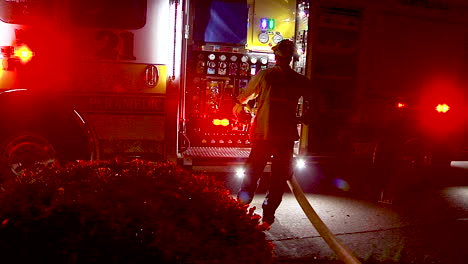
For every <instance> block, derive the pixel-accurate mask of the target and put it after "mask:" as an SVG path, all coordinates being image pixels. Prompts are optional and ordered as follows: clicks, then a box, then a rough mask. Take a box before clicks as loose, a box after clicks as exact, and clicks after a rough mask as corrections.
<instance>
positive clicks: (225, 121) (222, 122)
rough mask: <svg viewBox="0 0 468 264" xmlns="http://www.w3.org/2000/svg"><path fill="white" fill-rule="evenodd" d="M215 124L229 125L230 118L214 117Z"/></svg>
mask: <svg viewBox="0 0 468 264" xmlns="http://www.w3.org/2000/svg"><path fill="white" fill-rule="evenodd" d="M213 125H215V126H229V120H228V119H226V118H224V119H213Z"/></svg>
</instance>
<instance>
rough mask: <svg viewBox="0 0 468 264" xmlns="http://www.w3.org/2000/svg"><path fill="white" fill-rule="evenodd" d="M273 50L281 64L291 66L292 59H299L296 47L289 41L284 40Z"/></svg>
mask: <svg viewBox="0 0 468 264" xmlns="http://www.w3.org/2000/svg"><path fill="white" fill-rule="evenodd" d="M271 49H272V50H273V53H274V54H275V58H276V60H277V61H278V62H279V63H287V64H289V63H290V62H291V59H292V58H296V57H297V49H296V45H295V44H294V42H292V41H291V40H289V39H283V40H282V41H280V42H279V43H278V44H277V45H276V46H274V47H273V48H271Z"/></svg>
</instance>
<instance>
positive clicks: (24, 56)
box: [15, 45, 34, 64]
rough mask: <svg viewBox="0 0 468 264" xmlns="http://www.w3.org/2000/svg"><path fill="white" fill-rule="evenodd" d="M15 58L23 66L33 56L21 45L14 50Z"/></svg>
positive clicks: (27, 48) (29, 50) (28, 49)
mask: <svg viewBox="0 0 468 264" xmlns="http://www.w3.org/2000/svg"><path fill="white" fill-rule="evenodd" d="M15 56H16V57H18V58H19V59H20V61H21V62H22V63H23V64H24V63H27V62H29V61H30V60H31V59H32V57H33V56H34V54H33V52H32V51H31V49H30V48H29V47H28V46H26V45H23V46H20V47H18V48H17V49H16V50H15Z"/></svg>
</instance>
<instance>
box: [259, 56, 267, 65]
mask: <svg viewBox="0 0 468 264" xmlns="http://www.w3.org/2000/svg"><path fill="white" fill-rule="evenodd" d="M260 62H261V63H262V64H267V62H268V59H267V58H266V57H262V58H261V59H260Z"/></svg>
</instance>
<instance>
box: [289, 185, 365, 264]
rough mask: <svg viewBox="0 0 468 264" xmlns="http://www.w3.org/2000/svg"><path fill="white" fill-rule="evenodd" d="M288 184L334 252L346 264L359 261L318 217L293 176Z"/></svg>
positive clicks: (354, 263) (355, 263) (353, 263)
mask: <svg viewBox="0 0 468 264" xmlns="http://www.w3.org/2000/svg"><path fill="white" fill-rule="evenodd" d="M288 185H289V188H290V189H291V191H292V193H293V194H294V196H295V197H296V200H297V202H298V203H299V205H300V206H301V208H302V210H303V211H304V213H305V214H306V216H307V218H308V219H309V221H310V222H311V223H312V225H313V226H314V227H315V229H316V230H317V231H318V233H319V234H320V236H321V237H322V238H323V239H324V240H325V242H326V243H327V244H328V246H329V247H330V248H331V249H332V250H333V251H334V252H335V254H336V255H338V257H339V258H340V259H341V260H342V261H343V262H344V263H346V264H357V263H361V262H360V261H359V260H358V259H357V258H356V257H355V256H354V255H353V253H352V252H351V251H350V250H349V249H347V248H346V247H345V246H344V245H343V244H341V242H340V241H339V240H338V239H337V238H336V237H335V235H334V234H333V233H332V232H331V231H330V229H328V227H327V226H326V225H325V223H324V222H323V221H322V219H320V217H319V216H318V214H317V213H316V212H315V210H314V208H312V206H311V205H310V203H309V201H308V200H307V198H306V196H305V195H304V192H303V191H302V189H301V187H300V186H299V184H298V183H297V181H296V178H295V177H294V176H293V177H292V178H291V179H290V180H288Z"/></svg>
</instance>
